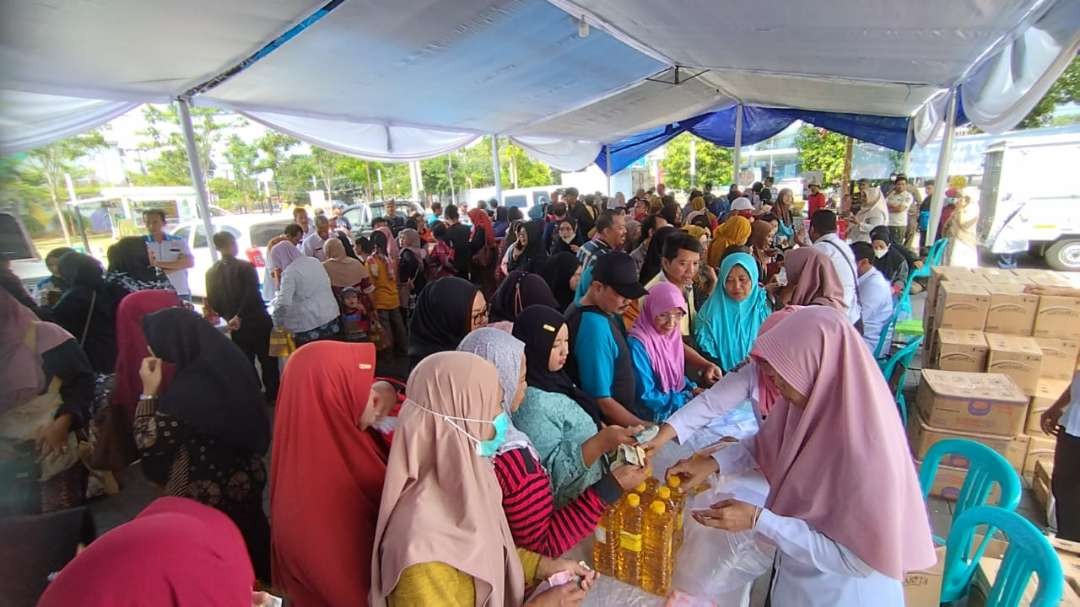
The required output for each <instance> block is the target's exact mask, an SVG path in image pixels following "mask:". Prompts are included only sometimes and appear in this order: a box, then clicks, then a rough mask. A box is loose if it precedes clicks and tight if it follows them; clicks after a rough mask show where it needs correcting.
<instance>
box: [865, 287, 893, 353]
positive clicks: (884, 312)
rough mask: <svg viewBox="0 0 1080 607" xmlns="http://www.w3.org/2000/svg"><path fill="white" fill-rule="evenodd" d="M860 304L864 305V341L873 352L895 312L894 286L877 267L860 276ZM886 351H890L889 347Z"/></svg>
mask: <svg viewBox="0 0 1080 607" xmlns="http://www.w3.org/2000/svg"><path fill="white" fill-rule="evenodd" d="M859 304H861V305H862V319H863V341H865V342H866V345H867V346H868V347H869V348H870V353H871V354H873V353H874V350H875V349H877V345H878V340H879V339H881V332H882V331H883V330H884V329H885V326H886V325H888V324H889V319H890V318H892V313H893V301H892V288H891V287H889V281H888V280H887V279H886V278H885V276H884V275H883V274H882V273H881V272H880V271H878V269H877V268H870V271H869V272H867V273H866V274H863V275H862V276H860V277H859ZM884 351H885V352H888V348H887V347H886V348H885V350H884Z"/></svg>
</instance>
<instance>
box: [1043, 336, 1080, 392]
mask: <svg viewBox="0 0 1080 607" xmlns="http://www.w3.org/2000/svg"><path fill="white" fill-rule="evenodd" d="M1035 342H1036V343H1037V344H1039V349H1040V350H1042V372H1041V373H1040V377H1043V378H1045V379H1060V380H1065V381H1070V380H1072V378H1073V375H1074V374H1075V373H1076V357H1077V354H1080V341H1077V340H1075V339H1060V338H1057V337H1036V338H1035Z"/></svg>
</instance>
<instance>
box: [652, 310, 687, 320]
mask: <svg viewBox="0 0 1080 607" xmlns="http://www.w3.org/2000/svg"><path fill="white" fill-rule="evenodd" d="M684 316H686V312H683V311H682V310H675V311H673V312H664V313H663V314H657V315H656V317H657V318H658V319H660V320H661V321H662V322H682V319H683V317H684Z"/></svg>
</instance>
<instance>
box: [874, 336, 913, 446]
mask: <svg viewBox="0 0 1080 607" xmlns="http://www.w3.org/2000/svg"><path fill="white" fill-rule="evenodd" d="M922 342H923V338H922V336H919V337H917V338H915V339H914V340H913V341H912V342H911V343H909V344H907V345H906V346H904V347H903V348H902V349H901V350H900V351H899V352H897V353H896V354H893V355H892V357H891V358H889V360H887V361H885V364H884V366H882V368H881V373H882V375H884V376H885V383H887V384H889V389H890V390H892V391H893V398H894V399H895V400H896V408H897V409H899V411H900V422H901V423H903V424H904V425H905V426H907V418H908V412H907V398H905V397H904V380H905V379H907V372H908V368H909V367H911V359H912V357H914V356H915V352H916V351H918V349H919V346H921V345H922Z"/></svg>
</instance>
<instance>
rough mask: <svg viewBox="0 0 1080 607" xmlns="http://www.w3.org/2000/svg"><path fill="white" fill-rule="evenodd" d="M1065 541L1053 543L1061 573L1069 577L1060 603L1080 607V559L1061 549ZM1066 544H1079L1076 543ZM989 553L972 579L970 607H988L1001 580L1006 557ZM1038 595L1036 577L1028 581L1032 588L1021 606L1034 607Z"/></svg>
mask: <svg viewBox="0 0 1080 607" xmlns="http://www.w3.org/2000/svg"><path fill="white" fill-rule="evenodd" d="M1061 541H1063V540H1056V539H1055V538H1050V543H1051V544H1053V545H1054V547H1055V548H1056V549H1057V555H1058V559H1059V560H1060V561H1061V569H1062V571H1063V573H1064V574H1065V589H1064V592H1063V593H1062V595H1061V602H1060V603H1058V605H1059V607H1078V606H1080V582H1076V581H1075V580H1076V579H1077V578H1080V556H1077V555H1076V554H1074V553H1071V552H1068V551H1063V550H1061V549H1060V548H1058V545H1057V542H1061ZM1066 543H1069V544H1075V542H1066ZM989 552H990V550H989V548H987V551H986V553H984V554H983V558H982V559H981V560H980V561H979V566H978V567H976V569H975V575H974V577H973V578H972V584H971V591H970V592H969V594H968V597H969V598H968V607H984V606H985V605H986V600H987V596H988V595H989V594H990V589H991V588H992V587H993V584H994V580H996V579H997V574H998V571H999V570H1000V569H1001V558H1002V557H1001V556H994V555H991V554H989ZM1070 576H1072V577H1070ZM1037 591H1038V578H1037V577H1035V576H1032V577H1031V578H1030V579H1029V580H1028V585H1027V587H1026V588H1024V593H1023V594H1022V595H1021V596H1020V601H1019V602H1018V603H1017V605H1020V606H1027V605H1031V602H1032V601H1033V600H1034V599H1035V593H1036V592H1037Z"/></svg>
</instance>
